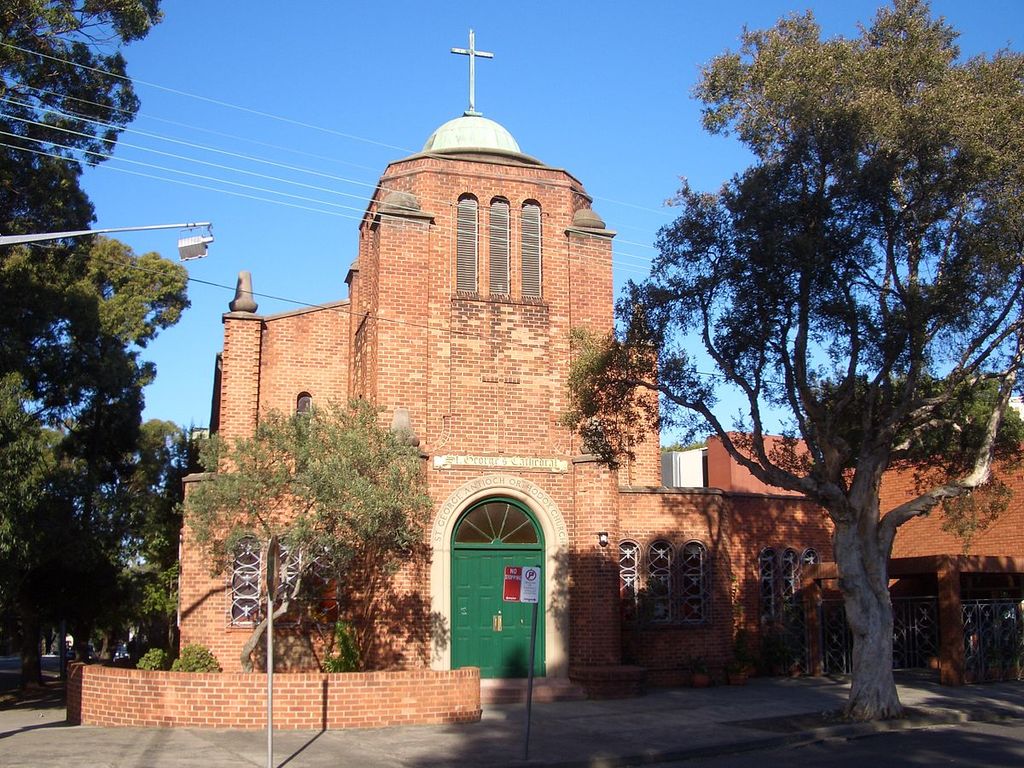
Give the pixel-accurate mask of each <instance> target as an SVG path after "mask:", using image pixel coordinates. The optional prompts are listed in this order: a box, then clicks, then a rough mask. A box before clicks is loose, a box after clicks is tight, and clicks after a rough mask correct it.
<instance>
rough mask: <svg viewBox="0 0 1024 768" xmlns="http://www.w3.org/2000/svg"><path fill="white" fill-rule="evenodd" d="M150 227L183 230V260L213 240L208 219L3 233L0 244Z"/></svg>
mask: <svg viewBox="0 0 1024 768" xmlns="http://www.w3.org/2000/svg"><path fill="white" fill-rule="evenodd" d="M150 229H180V230H182V235H181V237H179V238H178V257H179V258H180V259H181V260H182V261H191V260H192V259H201V258H203V257H204V256H205V255H206V246H207V245H209V244H210V243H212V242H213V225H212V224H211V223H210V222H208V221H197V222H193V223H189V224H151V225H150V226H148V227H112V228H110V229H79V230H76V231H74V232H43V233H40V234H35V235H3V236H0V245H17V244H19V243H38V242H41V241H43V240H63V239H64V238H65V237H84V236H85V235H106V234H110V233H112V232H142V231H144V230H150Z"/></svg>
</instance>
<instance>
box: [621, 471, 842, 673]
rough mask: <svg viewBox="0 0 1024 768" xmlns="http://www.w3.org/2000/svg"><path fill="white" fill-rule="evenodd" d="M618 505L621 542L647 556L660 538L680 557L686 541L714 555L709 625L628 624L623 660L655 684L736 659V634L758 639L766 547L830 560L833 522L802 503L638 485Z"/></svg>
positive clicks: (782, 497) (707, 623) (624, 630)
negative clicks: (697, 666) (699, 664)
mask: <svg viewBox="0 0 1024 768" xmlns="http://www.w3.org/2000/svg"><path fill="white" fill-rule="evenodd" d="M619 503H620V505H621V506H622V510H623V512H622V515H621V518H622V522H621V526H620V530H619V541H622V540H626V539H628V540H631V541H634V542H636V543H637V544H638V545H639V546H640V548H641V551H643V552H645V553H646V551H647V548H648V547H649V545H650V544H651V543H652V542H654V541H656V540H659V539H661V540H665V541H668V542H669V543H671V544H672V545H673V547H674V548H675V550H676V552H677V553H678V551H679V549H680V548H681V547H682V546H683V545H684V544H686V543H687V542H688V541H699V542H700V543H702V544H703V545H704V546H705V547H706V548H707V551H708V555H709V557H710V566H711V574H712V577H711V583H710V585H709V586H710V591H709V597H710V617H709V619H708V621H706V622H705V623H702V624H665V625H657V624H653V623H646V624H644V623H636V624H631V623H626V624H625V625H624V627H623V641H622V649H623V651H622V652H623V662H624V663H627V664H639V665H641V666H644V667H647V668H648V679H649V681H650V682H652V683H654V684H658V683H666V684H668V683H672V682H678V680H677V679H676V678H677V675H676V674H675V673H676V672H677V671H678V670H679V669H681V668H682V667H683V666H684V664H685V663H686V662H687V661H688V660H689V659H692V658H694V657H700V658H703V659H704V660H705V661H706V662H707V663H708V664H709V665H710V666H711V667H713V668H719V669H720V668H721V667H722V666H723V665H724V664H725V663H726V662H727V661H728V660H729V659H730V658H731V656H732V650H733V635H734V630H735V629H738V628H740V627H742V628H745V629H747V630H748V631H749V632H750V633H751V634H752V636H753V637H754V639H755V640H756V639H757V637H758V636H759V634H760V632H761V630H762V627H761V623H760V609H761V606H760V581H759V575H760V574H759V568H758V555H759V554H760V552H761V551H762V550H763V549H764V548H765V547H772V548H773V549H775V550H776V552H781V551H782V550H784V549H786V548H792V549H794V550H796V551H797V552H798V553H800V552H803V551H804V550H805V549H807V548H813V549H815V550H816V551H817V552H818V554H819V556H820V557H821V558H822V559H823V560H831V559H832V545H831V524H830V523H829V522H828V521H827V519H826V518H825V516H824V514H823V512H822V510H821V508H820V507H818V506H817V505H815V504H813V503H811V502H809V501H806V500H804V499H800V498H792V497H786V496H774V495H768V494H744V493H725V492H723V491H721V490H718V489H713V488H708V489H659V490H654V489H648V488H634V489H625V490H624V492H623V493H622V496H621V498H620V501H619ZM617 543H618V542H613V543H612V546H617ZM645 562H646V561H645V560H644V559H642V560H641V564H640V570H643V569H644V563H645Z"/></svg>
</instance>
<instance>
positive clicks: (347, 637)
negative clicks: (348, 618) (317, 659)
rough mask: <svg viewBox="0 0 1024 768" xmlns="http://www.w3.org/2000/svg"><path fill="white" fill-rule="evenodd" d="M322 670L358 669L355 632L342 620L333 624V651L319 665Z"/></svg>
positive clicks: (349, 670) (353, 670)
mask: <svg viewBox="0 0 1024 768" xmlns="http://www.w3.org/2000/svg"><path fill="white" fill-rule="evenodd" d="M320 666H321V668H322V669H323V671H324V672H356V671H358V670H359V648H357V647H356V638H355V634H354V633H353V632H352V627H350V626H349V625H348V624H347V623H346V622H344V621H338V622H335V624H334V652H333V653H332V654H330V655H329V656H327V657H325V658H324V660H323V663H322V664H321V665H320Z"/></svg>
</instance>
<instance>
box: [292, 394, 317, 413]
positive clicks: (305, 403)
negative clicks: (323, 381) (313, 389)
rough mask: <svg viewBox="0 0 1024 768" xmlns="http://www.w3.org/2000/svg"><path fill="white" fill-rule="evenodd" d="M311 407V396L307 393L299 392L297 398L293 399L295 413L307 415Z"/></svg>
mask: <svg viewBox="0 0 1024 768" xmlns="http://www.w3.org/2000/svg"><path fill="white" fill-rule="evenodd" d="M312 407H313V396H312V395H311V394H309V392H300V393H299V396H298V397H296V398H295V412H296V413H309V411H310V409H311V408H312Z"/></svg>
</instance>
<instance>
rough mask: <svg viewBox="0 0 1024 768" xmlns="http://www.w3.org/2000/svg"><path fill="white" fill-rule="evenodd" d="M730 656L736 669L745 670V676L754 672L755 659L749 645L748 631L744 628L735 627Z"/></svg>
mask: <svg viewBox="0 0 1024 768" xmlns="http://www.w3.org/2000/svg"><path fill="white" fill-rule="evenodd" d="M732 658H733V662H734V663H735V666H736V667H737V669H740V670H742V671H743V672H746V674H747V677H749V676H750V675H752V674H754V670H755V669H756V666H757V664H756V662H757V659H756V658H755V654H754V651H753V648H752V646H751V640H750V633H749V632H748V631H747V630H745V629H737V630H736V634H735V636H734V637H733V641H732Z"/></svg>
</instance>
